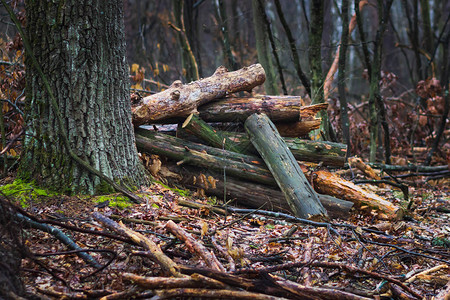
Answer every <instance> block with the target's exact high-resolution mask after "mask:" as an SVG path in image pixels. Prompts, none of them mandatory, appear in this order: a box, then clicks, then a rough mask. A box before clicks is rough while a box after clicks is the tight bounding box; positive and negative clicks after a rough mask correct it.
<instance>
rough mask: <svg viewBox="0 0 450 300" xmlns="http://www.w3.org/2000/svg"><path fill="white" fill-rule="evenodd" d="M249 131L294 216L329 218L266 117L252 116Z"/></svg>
mask: <svg viewBox="0 0 450 300" xmlns="http://www.w3.org/2000/svg"><path fill="white" fill-rule="evenodd" d="M245 129H246V130H247V132H248V134H249V136H250V141H251V142H252V144H253V146H254V147H255V148H256V150H258V152H259V153H260V155H261V157H262V158H263V160H264V161H265V162H266V164H267V166H268V167H269V169H270V171H271V173H272V175H273V177H275V180H276V181H277V184H278V186H279V187H280V189H281V191H282V192H283V193H284V195H285V197H286V200H287V202H288V204H289V206H290V207H291V210H292V211H293V212H294V215H295V216H297V217H300V218H312V217H317V216H321V215H325V216H326V214H327V213H326V210H325V208H324V207H323V206H322V204H321V203H320V201H319V199H318V197H317V195H316V192H315V191H314V190H313V188H312V187H311V186H310V185H309V183H308V181H307V180H306V177H305V175H304V174H303V172H302V170H301V169H300V167H299V165H298V163H297V161H296V160H295V158H294V156H293V155H292V153H291V151H290V150H289V148H288V147H287V146H286V144H285V143H284V141H283V139H282V138H281V136H280V135H279V133H278V131H277V129H276V128H275V125H274V124H273V123H272V122H271V121H270V119H269V118H268V117H267V116H266V115H264V114H254V115H251V116H250V117H248V118H247V121H245Z"/></svg>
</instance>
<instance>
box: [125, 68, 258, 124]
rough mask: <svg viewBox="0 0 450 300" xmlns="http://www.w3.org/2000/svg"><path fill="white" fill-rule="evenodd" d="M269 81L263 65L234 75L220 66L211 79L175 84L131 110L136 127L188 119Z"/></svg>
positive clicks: (236, 72) (145, 99)
mask: <svg viewBox="0 0 450 300" xmlns="http://www.w3.org/2000/svg"><path fill="white" fill-rule="evenodd" d="M265 79H266V75H265V73H264V69H263V68H262V67H261V65H260V64H255V65H251V66H249V67H245V68H242V69H240V70H237V71H234V72H227V69H226V68H225V67H223V66H222V67H219V68H218V69H217V70H216V72H215V73H214V74H213V75H212V76H211V77H208V78H204V79H200V80H197V81H194V82H191V83H189V84H185V85H183V84H182V83H181V81H175V82H174V83H173V84H172V85H171V86H170V87H169V88H168V89H167V90H165V91H163V92H161V93H158V94H154V95H151V96H148V97H145V98H144V99H143V100H142V101H141V103H140V104H139V105H138V106H136V107H134V108H133V109H132V112H133V124H134V125H135V126H139V125H142V124H145V123H150V122H153V121H158V120H161V119H164V118H170V117H180V116H184V117H186V116H188V115H189V114H191V113H193V112H196V111H197V107H198V106H199V105H201V104H204V103H207V102H209V101H211V100H214V99H217V98H221V97H224V96H225V95H226V94H227V93H235V92H240V91H251V90H252V89H253V88H254V87H256V86H258V85H260V84H262V83H263V82H264V81H265Z"/></svg>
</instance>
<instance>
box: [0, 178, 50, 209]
mask: <svg viewBox="0 0 450 300" xmlns="http://www.w3.org/2000/svg"><path fill="white" fill-rule="evenodd" d="M0 192H1V193H3V194H4V195H6V196H8V197H10V198H12V199H14V200H15V201H17V202H19V203H20V204H21V205H22V206H23V207H27V206H28V202H29V201H30V200H32V201H39V200H42V199H44V198H48V197H53V196H56V195H58V193H56V192H53V191H50V190H47V189H43V188H39V187H36V186H35V185H34V183H33V182H27V181H24V180H21V179H16V180H15V181H14V182H13V183H11V184H6V185H3V186H0Z"/></svg>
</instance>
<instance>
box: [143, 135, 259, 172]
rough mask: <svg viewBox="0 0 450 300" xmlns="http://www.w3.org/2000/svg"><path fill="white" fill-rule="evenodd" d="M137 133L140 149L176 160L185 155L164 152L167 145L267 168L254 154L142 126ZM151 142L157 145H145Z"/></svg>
mask: <svg viewBox="0 0 450 300" xmlns="http://www.w3.org/2000/svg"><path fill="white" fill-rule="evenodd" d="M135 134H136V138H139V141H140V142H139V143H136V145H137V146H138V149H139V150H140V151H144V152H150V153H154V154H158V155H163V156H167V157H169V158H172V159H174V160H182V159H183V157H182V156H178V154H177V155H172V154H170V155H164V154H162V153H163V152H164V149H165V148H166V147H171V146H174V147H175V150H176V151H178V150H179V149H180V148H181V149H183V152H182V153H181V154H184V153H186V151H189V150H195V151H199V152H204V153H207V154H210V155H213V156H217V157H219V158H227V159H229V160H235V161H240V162H244V163H248V164H254V165H259V166H264V168H267V167H266V164H265V163H264V161H263V160H262V159H261V158H259V157H256V156H254V155H246V154H241V153H237V152H232V151H227V150H223V149H219V148H215V147H210V146H205V145H203V144H198V143H194V142H190V141H187V140H184V139H180V138H177V137H174V136H171V135H167V134H164V133H159V132H155V131H150V130H146V129H142V128H136V129H135ZM143 141H146V142H145V143H144V142H143ZM151 143H154V144H155V146H154V147H145V145H147V144H151ZM160 148H161V149H160ZM152 149H154V150H155V151H157V152H152V151H153V150H152Z"/></svg>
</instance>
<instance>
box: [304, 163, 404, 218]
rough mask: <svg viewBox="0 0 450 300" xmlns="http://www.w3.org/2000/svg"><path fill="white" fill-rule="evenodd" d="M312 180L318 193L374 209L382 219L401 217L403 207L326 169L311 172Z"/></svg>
mask: <svg viewBox="0 0 450 300" xmlns="http://www.w3.org/2000/svg"><path fill="white" fill-rule="evenodd" d="M313 182H314V188H315V189H316V190H317V191H318V192H319V193H323V194H327V195H331V196H334V197H339V198H341V199H344V200H348V201H352V202H353V203H355V205H356V206H357V207H358V208H366V209H367V210H369V211H372V210H374V211H375V212H376V213H378V214H379V216H380V217H381V218H383V219H391V220H399V219H401V218H402V217H403V214H404V211H403V209H401V208H399V207H398V206H396V205H394V204H392V203H391V202H389V201H387V200H385V199H383V198H382V197H380V196H378V195H376V194H375V193H371V192H369V191H367V190H365V189H363V188H361V187H359V186H357V185H356V184H354V183H353V182H350V181H347V180H344V179H342V178H341V177H339V176H338V175H336V174H333V173H331V172H329V171H327V170H318V171H315V172H313Z"/></svg>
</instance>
